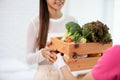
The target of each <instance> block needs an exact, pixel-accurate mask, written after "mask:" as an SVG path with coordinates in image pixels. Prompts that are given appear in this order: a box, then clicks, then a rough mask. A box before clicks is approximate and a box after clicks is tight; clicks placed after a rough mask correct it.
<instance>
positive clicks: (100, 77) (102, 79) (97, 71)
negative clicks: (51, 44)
mask: <svg viewBox="0 0 120 80" xmlns="http://www.w3.org/2000/svg"><path fill="white" fill-rule="evenodd" d="M54 67H55V68H57V69H58V70H61V72H62V74H63V76H64V79H65V80H76V78H75V77H74V76H73V75H72V74H71V72H70V70H69V68H68V66H67V64H66V63H65V62H64V60H63V58H62V57H61V55H60V54H58V55H57V60H56V61H55V62H54ZM82 80H120V45H115V46H113V47H111V48H109V49H108V50H106V51H105V52H104V54H103V56H102V57H101V58H100V59H99V60H98V63H97V64H96V65H95V67H94V68H93V69H92V71H91V72H90V73H88V74H87V75H86V76H85V77H84V78H83V79H82Z"/></svg>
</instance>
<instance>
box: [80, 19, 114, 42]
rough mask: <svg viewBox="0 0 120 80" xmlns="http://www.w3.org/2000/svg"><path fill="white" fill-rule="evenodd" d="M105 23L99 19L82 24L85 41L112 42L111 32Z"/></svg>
mask: <svg viewBox="0 0 120 80" xmlns="http://www.w3.org/2000/svg"><path fill="white" fill-rule="evenodd" d="M108 30H109V28H108V27H107V25H105V24H103V23H102V22H100V21H98V20H97V21H96V22H94V21H93V22H89V23H86V24H84V25H83V26H82V34H83V36H84V37H85V38H86V39H87V42H99V43H103V44H105V43H110V42H112V39H111V34H110V33H109V31H108Z"/></svg>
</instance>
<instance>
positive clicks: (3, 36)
mask: <svg viewBox="0 0 120 80" xmlns="http://www.w3.org/2000/svg"><path fill="white" fill-rule="evenodd" d="M114 3H115V4H114ZM118 3H120V1H119V0H67V3H66V5H65V6H64V9H63V12H65V13H66V14H70V15H72V16H74V17H75V18H76V19H77V20H78V22H79V24H80V25H83V24H84V23H86V22H90V21H96V20H101V21H103V22H104V23H105V24H107V25H108V26H109V27H110V30H111V33H112V34H113V32H114V33H115V34H116V33H118V32H119V31H118V30H119V26H120V24H119V22H118V21H120V18H118V17H119V14H120V12H119V13H118V10H119V11H120V9H118V8H119V7H120V6H119V5H120V4H118ZM38 11H39V0H12V1H11V0H0V57H12V58H18V59H20V60H23V61H24V60H25V54H26V53H25V45H26V29H27V25H28V23H29V21H30V19H31V18H32V17H34V16H36V15H38ZM114 15H115V16H114ZM114 20H115V21H114ZM113 22H114V25H113ZM113 28H115V29H113ZM113 30H114V31H113ZM116 30H117V32H115V31H116ZM119 40H120V39H119ZM116 43H117V41H116Z"/></svg>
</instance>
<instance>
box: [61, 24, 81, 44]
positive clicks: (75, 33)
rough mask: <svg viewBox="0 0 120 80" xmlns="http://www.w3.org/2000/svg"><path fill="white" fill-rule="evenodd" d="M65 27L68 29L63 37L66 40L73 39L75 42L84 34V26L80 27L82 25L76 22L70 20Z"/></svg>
mask: <svg viewBox="0 0 120 80" xmlns="http://www.w3.org/2000/svg"><path fill="white" fill-rule="evenodd" d="M65 27H66V29H67V31H66V33H65V35H64V36H63V37H62V40H63V41H66V42H71V41H72V42H75V43H77V42H79V39H80V37H81V35H82V28H81V27H80V25H79V24H78V23H75V22H68V23H67V24H66V25H65ZM70 39H71V40H70Z"/></svg>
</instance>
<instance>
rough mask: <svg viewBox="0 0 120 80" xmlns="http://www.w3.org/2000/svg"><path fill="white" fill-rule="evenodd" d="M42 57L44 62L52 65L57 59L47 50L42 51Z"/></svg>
mask: <svg viewBox="0 0 120 80" xmlns="http://www.w3.org/2000/svg"><path fill="white" fill-rule="evenodd" d="M43 55H44V57H45V58H46V60H47V61H48V62H50V63H54V62H55V60H56V59H57V56H56V54H55V53H53V52H50V51H48V50H46V49H44V51H43Z"/></svg>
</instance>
